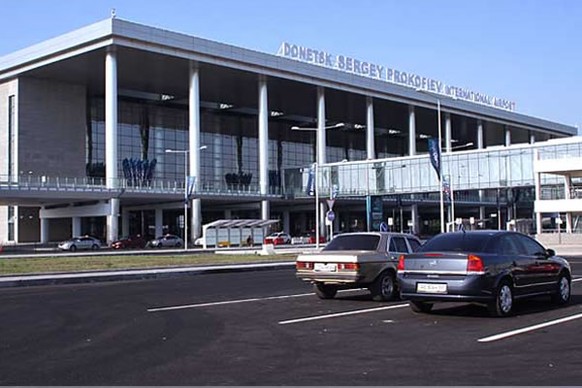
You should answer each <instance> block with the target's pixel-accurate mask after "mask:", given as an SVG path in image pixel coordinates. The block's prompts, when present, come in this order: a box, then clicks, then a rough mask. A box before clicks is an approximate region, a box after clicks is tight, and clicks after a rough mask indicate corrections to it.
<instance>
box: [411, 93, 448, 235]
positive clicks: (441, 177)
mask: <svg viewBox="0 0 582 388" xmlns="http://www.w3.org/2000/svg"><path fill="white" fill-rule="evenodd" d="M416 91H417V92H419V93H423V94H428V95H431V96H432V95H433V94H432V93H431V92H429V91H428V90H424V89H420V88H417V89H416ZM436 102H437V122H438V142H439V148H438V151H439V155H441V158H442V148H443V147H442V142H443V135H442V125H441V99H440V97H438V96H437V97H436ZM441 160H442V159H441ZM438 175H439V176H438V178H439V203H440V213H441V214H440V215H441V233H444V232H445V204H444V198H443V166H442V162H441V165H440V166H439V174H438Z"/></svg>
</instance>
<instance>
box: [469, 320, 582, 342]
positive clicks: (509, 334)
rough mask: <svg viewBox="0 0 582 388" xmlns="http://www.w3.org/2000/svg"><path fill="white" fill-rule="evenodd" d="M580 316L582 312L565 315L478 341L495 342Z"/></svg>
mask: <svg viewBox="0 0 582 388" xmlns="http://www.w3.org/2000/svg"><path fill="white" fill-rule="evenodd" d="M580 318H582V314H576V315H572V316H569V317H564V318H560V319H556V320H553V321H549V322H544V323H540V324H537V325H533V326H528V327H524V328H521V329H516V330H512V331H507V332H505V333H501V334H496V335H492V336H489V337H485V338H480V339H478V340H477V341H478V342H493V341H498V340H501V339H505V338H508V337H513V336H516V335H519V334H523V333H527V332H530V331H534V330H538V329H542V328H544V327H548V326H553V325H558V324H560V323H564V322H568V321H573V320H575V319H580Z"/></svg>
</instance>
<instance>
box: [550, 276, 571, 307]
mask: <svg viewBox="0 0 582 388" xmlns="http://www.w3.org/2000/svg"><path fill="white" fill-rule="evenodd" d="M570 285H571V284H570V278H569V277H568V276H567V275H566V274H564V273H561V274H560V277H559V280H558V284H557V287H556V292H555V293H554V294H552V302H553V303H555V304H557V305H562V304H566V303H568V302H569V301H570V293H571V288H570Z"/></svg>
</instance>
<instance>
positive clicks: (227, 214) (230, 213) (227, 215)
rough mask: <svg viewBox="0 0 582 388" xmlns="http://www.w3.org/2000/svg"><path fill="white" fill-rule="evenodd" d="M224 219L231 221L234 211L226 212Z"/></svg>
mask: <svg viewBox="0 0 582 388" xmlns="http://www.w3.org/2000/svg"><path fill="white" fill-rule="evenodd" d="M224 218H225V219H227V220H230V219H231V218H232V210H231V209H225V210H224Z"/></svg>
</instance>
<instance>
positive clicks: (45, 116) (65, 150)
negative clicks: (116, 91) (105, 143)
mask: <svg viewBox="0 0 582 388" xmlns="http://www.w3.org/2000/svg"><path fill="white" fill-rule="evenodd" d="M18 89H19V97H18V103H19V112H20V115H19V117H18V132H19V150H18V151H19V156H18V161H19V167H18V170H19V172H22V174H29V172H32V173H31V174H32V175H33V176H41V175H47V176H59V177H84V176H85V163H86V161H85V153H86V151H85V147H86V144H85V137H86V121H87V118H86V117H87V116H86V102H85V101H86V91H85V87H84V86H79V85H71V84H64V83H57V82H53V81H45V80H38V79H32V78H23V79H20V81H19V88H18Z"/></svg>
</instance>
